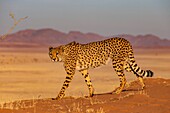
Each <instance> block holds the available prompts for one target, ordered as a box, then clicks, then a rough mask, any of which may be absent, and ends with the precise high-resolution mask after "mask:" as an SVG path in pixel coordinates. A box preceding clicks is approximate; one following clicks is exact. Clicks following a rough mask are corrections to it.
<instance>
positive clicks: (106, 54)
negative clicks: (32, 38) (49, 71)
mask: <svg viewBox="0 0 170 113" xmlns="http://www.w3.org/2000/svg"><path fill="white" fill-rule="evenodd" d="M49 56H50V58H51V60H52V61H55V62H63V64H64V68H65V71H66V73H67V76H66V79H65V81H64V84H63V86H62V88H61V90H60V92H59V94H58V96H57V97H56V98H53V99H61V98H63V97H64V96H65V90H66V89H67V88H68V87H69V83H70V82H71V80H72V79H73V76H74V74H75V71H76V70H78V71H79V72H81V73H82V75H83V77H84V78H85V82H86V84H87V86H88V89H89V96H90V97H92V96H93V95H94V88H93V86H92V82H91V80H90V76H89V73H88V69H89V68H96V67H99V66H101V65H105V64H107V62H108V60H109V59H110V60H111V61H112V65H113V68H114V70H115V71H116V74H117V75H118V77H119V79H120V87H118V88H117V89H116V91H115V93H116V94H119V93H121V91H122V90H123V88H124V86H125V84H126V78H125V74H124V70H126V71H128V72H133V73H134V74H135V75H136V76H137V78H138V79H139V81H140V83H141V85H142V89H144V87H145V84H144V82H143V77H152V76H153V72H152V71H150V70H142V69H141V68H140V67H138V65H137V63H136V61H135V58H134V53H133V49H132V46H131V44H130V42H129V41H127V40H126V39H124V38H120V37H114V38H110V39H106V40H103V41H97V42H91V43H87V44H80V43H77V42H75V41H74V42H71V43H69V44H66V45H61V46H58V47H55V48H53V47H49Z"/></svg>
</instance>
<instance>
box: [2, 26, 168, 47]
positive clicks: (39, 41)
mask: <svg viewBox="0 0 170 113" xmlns="http://www.w3.org/2000/svg"><path fill="white" fill-rule="evenodd" d="M112 37H123V38H125V39H127V40H129V41H130V42H131V44H132V45H133V46H134V47H170V40H167V39H161V38H159V37H157V36H155V35H152V34H147V35H138V36H133V35H127V34H123V35H117V36H116V35H115V36H110V37H104V36H101V35H98V34H95V33H82V32H79V31H70V32H69V33H63V32H60V31H57V30H53V29H39V30H32V29H27V30H22V31H19V32H16V33H13V34H10V35H8V36H7V37H6V38H5V39H4V40H1V41H0V47H2V46H8V47H9V46H18V47H22V46H24V47H32V46H33V47H34V46H58V45H61V44H67V43H69V42H72V41H76V42H79V43H88V42H93V41H100V40H104V39H107V38H112Z"/></svg>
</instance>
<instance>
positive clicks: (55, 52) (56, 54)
mask: <svg viewBox="0 0 170 113" xmlns="http://www.w3.org/2000/svg"><path fill="white" fill-rule="evenodd" d="M63 52H64V50H63V48H62V47H61V46H59V47H56V48H53V47H49V56H50V58H51V60H52V61H56V62H62V61H63Z"/></svg>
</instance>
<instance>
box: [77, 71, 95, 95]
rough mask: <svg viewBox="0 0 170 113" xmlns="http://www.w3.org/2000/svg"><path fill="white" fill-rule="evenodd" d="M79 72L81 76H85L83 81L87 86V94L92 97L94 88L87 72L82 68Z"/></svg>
mask: <svg viewBox="0 0 170 113" xmlns="http://www.w3.org/2000/svg"><path fill="white" fill-rule="evenodd" d="M80 72H81V73H82V75H83V77H84V78H85V82H86V84H87V86H88V88H89V95H90V97H92V96H93V95H94V88H93V86H92V83H91V80H90V76H89V73H88V71H87V70H82V71H80Z"/></svg>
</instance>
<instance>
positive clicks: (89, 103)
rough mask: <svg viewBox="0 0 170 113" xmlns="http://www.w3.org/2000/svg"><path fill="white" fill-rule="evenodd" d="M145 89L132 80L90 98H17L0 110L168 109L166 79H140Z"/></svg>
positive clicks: (154, 112)
mask: <svg viewBox="0 0 170 113" xmlns="http://www.w3.org/2000/svg"><path fill="white" fill-rule="evenodd" d="M144 81H145V83H146V89H145V90H141V89H140V88H141V86H140V83H139V82H138V81H134V82H132V83H130V86H129V87H128V88H126V89H125V90H124V91H123V92H122V93H121V94H119V95H117V94H111V93H105V94H95V95H94V97H92V98H85V97H79V98H73V97H65V98H64V99H61V100H57V101H56V100H51V99H38V100H34V99H33V100H21V101H16V102H11V103H7V104H4V105H3V108H2V106H1V109H0V113H170V95H169V93H170V79H162V78H147V79H144ZM9 108H10V109H9Z"/></svg>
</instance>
